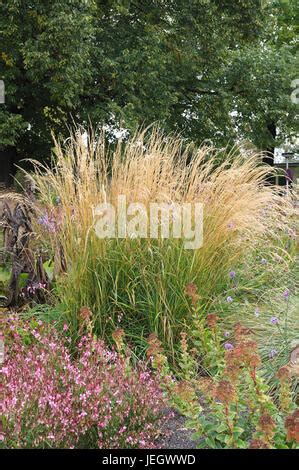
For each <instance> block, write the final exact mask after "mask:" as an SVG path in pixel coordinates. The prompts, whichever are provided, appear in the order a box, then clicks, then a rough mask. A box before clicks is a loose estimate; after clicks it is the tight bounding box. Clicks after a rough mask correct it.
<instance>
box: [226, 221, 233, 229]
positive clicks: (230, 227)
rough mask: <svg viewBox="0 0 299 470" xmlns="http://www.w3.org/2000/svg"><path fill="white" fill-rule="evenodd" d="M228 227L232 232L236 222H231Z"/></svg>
mask: <svg viewBox="0 0 299 470" xmlns="http://www.w3.org/2000/svg"><path fill="white" fill-rule="evenodd" d="M227 227H228V228H229V229H231V230H232V229H233V228H235V223H234V222H229V223H228V224H227Z"/></svg>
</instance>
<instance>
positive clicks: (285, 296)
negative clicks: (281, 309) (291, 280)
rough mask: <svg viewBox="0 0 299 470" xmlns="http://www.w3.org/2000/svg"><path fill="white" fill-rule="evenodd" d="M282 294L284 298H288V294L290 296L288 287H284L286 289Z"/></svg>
mask: <svg viewBox="0 0 299 470" xmlns="http://www.w3.org/2000/svg"><path fill="white" fill-rule="evenodd" d="M282 295H283V296H284V298H285V299H286V300H288V298H289V296H290V289H286V290H285V291H284V292H283V294H282Z"/></svg>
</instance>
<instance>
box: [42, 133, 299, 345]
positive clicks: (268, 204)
mask: <svg viewBox="0 0 299 470" xmlns="http://www.w3.org/2000/svg"><path fill="white" fill-rule="evenodd" d="M221 161H222V163H219V158H218V155H217V151H215V150H214V149H212V148H207V147H201V148H195V147H194V146H193V145H191V144H187V143H186V142H185V141H183V140H181V139H179V138H176V137H173V136H164V135H162V134H161V133H159V132H158V131H157V130H152V131H151V132H150V131H144V132H139V133H137V134H136V135H134V136H132V137H131V138H130V139H129V140H128V141H127V142H122V141H119V142H118V143H117V145H115V146H114V147H113V149H112V148H110V149H109V148H108V147H107V146H106V141H105V138H104V136H103V135H101V136H100V137H98V138H96V137H95V135H94V134H92V133H88V134H87V133H84V130H82V129H78V130H77V131H76V132H75V133H74V134H73V135H72V136H71V137H70V139H68V140H67V142H66V143H65V144H62V143H60V142H57V141H55V149H54V158H53V164H52V166H51V167H44V166H42V165H40V164H38V163H34V165H35V174H33V178H34V180H35V182H36V189H37V191H38V195H39V196H38V197H39V200H40V204H41V216H42V215H43V214H44V215H46V217H41V218H40V221H41V222H42V223H39V224H37V227H36V229H37V231H38V232H39V233H40V235H41V236H40V240H41V241H44V242H46V241H47V242H48V247H50V251H51V252H52V256H53V258H54V259H55V263H56V270H55V272H56V273H57V272H58V271H59V269H60V267H61V266H63V270H64V271H65V273H64V274H60V275H58V276H56V294H57V297H58V300H59V301H60V302H61V303H62V304H63V310H64V311H65V312H66V315H67V317H68V321H69V323H70V327H71V328H72V329H73V330H74V331H76V330H77V329H78V312H79V310H80V308H81V307H82V306H88V307H89V308H90V309H91V310H92V312H93V317H94V318H93V326H94V331H95V332H96V333H97V334H100V335H102V336H105V337H110V336H111V333H112V331H113V330H114V329H115V328H116V327H118V326H120V327H122V328H123V329H124V330H125V331H126V334H127V335H129V336H130V339H131V340H133V341H134V342H135V344H136V343H137V344H139V346H140V347H141V348H143V350H144V348H145V340H144V338H145V337H146V336H147V335H148V334H149V333H150V332H153V331H154V332H156V333H157V334H158V336H159V338H160V339H161V340H162V342H163V345H164V346H165V347H166V348H167V350H168V352H171V351H173V349H174V345H175V344H177V343H178V341H179V335H180V332H181V331H182V325H183V323H184V321H185V320H186V321H188V319H190V317H191V316H192V309H190V306H189V304H188V302H186V298H185V286H186V285H187V284H188V283H189V284H190V283H193V284H194V285H196V288H197V291H198V295H199V297H200V302H201V304H202V305H203V306H207V305H209V303H210V302H211V299H212V297H213V296H214V295H216V294H217V293H220V292H222V291H223V288H224V287H225V286H226V284H227V272H229V270H230V269H231V266H233V265H236V263H237V262H241V261H242V260H243V259H245V258H246V257H247V256H248V255H249V254H250V253H251V252H252V251H253V250H254V249H255V248H256V247H257V246H260V243H261V242H262V243H263V244H266V245H267V249H268V250H269V251H271V246H272V244H273V243H274V241H277V239H280V237H281V234H282V233H285V231H286V230H287V228H288V218H287V215H288V214H289V211H290V210H291V209H290V205H289V203H288V201H287V199H284V201H283V203H282V197H281V196H280V193H279V192H278V191H277V189H276V188H275V187H273V186H269V185H266V184H265V177H266V175H267V174H268V172H269V168H268V167H266V166H265V165H263V164H262V162H261V158H260V156H258V155H255V156H249V155H245V156H242V155H241V154H240V153H238V152H235V153H234V154H232V153H231V154H229V153H228V154H227V156H226V158H225V159H222V160H221ZM119 195H122V196H126V201H127V204H129V203H131V202H137V203H141V204H143V205H144V207H145V208H146V210H147V211H149V207H150V204H151V203H153V202H156V203H161V202H162V203H169V204H172V203H174V204H182V203H186V202H188V203H201V204H203V246H202V247H201V248H198V249H194V250H190V249H186V248H185V247H184V240H181V239H176V238H174V237H172V235H171V234H170V237H169V238H156V239H152V238H145V239H143V238H138V237H137V238H134V239H131V238H130V237H128V236H127V237H125V238H117V237H116V238H112V239H110V238H105V239H103V238H98V237H97V235H96V233H95V229H94V228H95V223H96V220H97V214H96V207H97V205H98V204H99V203H103V202H107V203H111V204H114V206H116V205H117V198H118V196H119ZM54 219H55V220H54ZM62 257H63V259H62ZM119 318H121V324H119Z"/></svg>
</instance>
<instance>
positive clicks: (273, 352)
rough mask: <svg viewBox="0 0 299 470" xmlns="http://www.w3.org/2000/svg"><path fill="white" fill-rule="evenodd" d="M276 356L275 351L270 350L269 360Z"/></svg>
mask: <svg viewBox="0 0 299 470" xmlns="http://www.w3.org/2000/svg"><path fill="white" fill-rule="evenodd" d="M276 354H277V351H276V349H271V351H270V352H269V358H270V359H273V357H274V356H276Z"/></svg>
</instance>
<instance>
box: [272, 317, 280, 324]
mask: <svg viewBox="0 0 299 470" xmlns="http://www.w3.org/2000/svg"><path fill="white" fill-rule="evenodd" d="M270 323H272V325H277V324H278V323H279V320H278V318H277V317H271V320H270Z"/></svg>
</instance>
